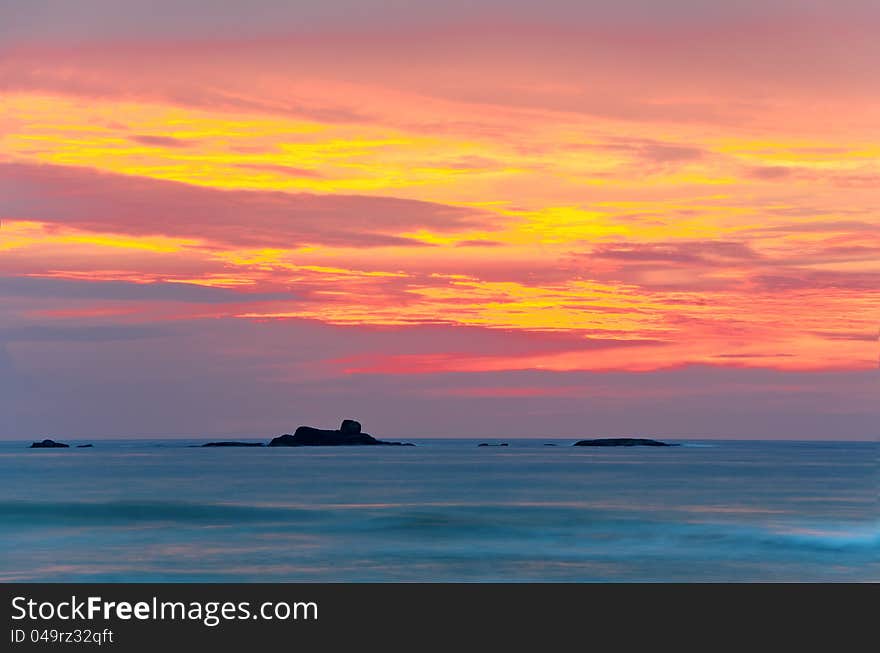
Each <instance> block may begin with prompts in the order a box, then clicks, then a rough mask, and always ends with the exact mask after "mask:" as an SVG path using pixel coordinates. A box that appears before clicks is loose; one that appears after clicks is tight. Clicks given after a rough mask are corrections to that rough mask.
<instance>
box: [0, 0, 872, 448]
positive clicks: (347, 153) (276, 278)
mask: <svg viewBox="0 0 880 653" xmlns="http://www.w3.org/2000/svg"><path fill="white" fill-rule="evenodd" d="M878 26H880V4H878V3H877V2H874V1H867V0H866V1H864V2H858V1H855V0H842V1H835V2H830V1H829V2H818V1H810V0H805V1H799V2H795V1H793V0H792V1H790V2H780V1H778V0H742V1H740V2H723V3H720V2H717V3H716V2H696V1H694V0H687V1H686V0H664V1H662V2H658V1H657V0H623V1H618V2H613V3H609V2H592V1H584V0H581V1H574V0H571V1H566V0H547V1H544V2H541V3H537V2H524V1H520V0H505V1H501V0H481V1H480V2H476V3H470V2H464V1H463V0H452V1H447V2H432V3H427V2H424V3H416V2H395V1H390V0H381V1H380V0H332V1H325V2H320V3H318V2H308V3H306V2H282V1H281V0H259V1H254V0H252V1H250V2H247V3H244V2H212V1H209V0H173V1H172V0H159V1H156V0H154V1H152V2H149V3H147V2H118V1H113V0H79V1H78V2H67V1H64V0H39V1H37V0H30V1H27V2H25V1H21V2H16V1H14V0H13V1H10V0H4V1H0V219H2V228H0V389H2V395H0V414H2V419H0V437H4V438H22V439H24V438H35V437H54V436H57V437H59V438H61V439H63V438H64V437H111V436H118V437H123V436H131V437H136V436H165V435H169V436H170V435H188V436H202V435H205V436H208V435H211V436H214V435H239V436H248V435H249V436H253V437H269V436H274V435H277V434H278V433H283V432H292V429H294V428H295V427H296V426H297V425H299V424H313V425H316V426H326V427H329V426H331V425H335V424H337V423H338V422H339V420H341V419H342V418H343V417H353V418H357V419H360V420H361V421H362V422H363V423H364V427H365V429H366V430H368V431H370V432H372V433H374V434H375V435H377V436H380V437H381V436H394V437H407V436H410V437H417V436H431V437H437V436H474V437H484V436H485V437H489V436H499V437H517V436H534V437H543V436H548V437H552V436H564V437H577V436H606V435H607V436H613V435H635V434H641V435H648V436H650V435H668V436H681V437H764V438H775V437H779V438H804V439H806V438H827V439H864V438H870V437H876V436H877V435H878V433H880V429H878V427H877V424H878V423H880V409H878V407H877V406H878V404H880V402H878V397H880V384H878V382H877V381H878V342H877V340H878V323H880V63H878V62H880V28H878Z"/></svg>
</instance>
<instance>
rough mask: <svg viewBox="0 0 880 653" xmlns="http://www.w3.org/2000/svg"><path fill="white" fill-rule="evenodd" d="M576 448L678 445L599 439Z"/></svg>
mask: <svg viewBox="0 0 880 653" xmlns="http://www.w3.org/2000/svg"><path fill="white" fill-rule="evenodd" d="M572 446H575V447H637V446H642V447H675V446H677V445H674V444H669V443H667V442H660V441H659V440H650V439H648V438H599V439H596V440H581V441H579V442H575V443H574V445H572Z"/></svg>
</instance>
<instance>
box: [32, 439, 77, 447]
mask: <svg viewBox="0 0 880 653" xmlns="http://www.w3.org/2000/svg"><path fill="white" fill-rule="evenodd" d="M69 447H70V445H69V444H64V443H63V442H55V440H50V439H48V438H46V439H45V440H43V441H42V442H34V443H33V444H32V445H31V446H30V448H31V449H67V448H69Z"/></svg>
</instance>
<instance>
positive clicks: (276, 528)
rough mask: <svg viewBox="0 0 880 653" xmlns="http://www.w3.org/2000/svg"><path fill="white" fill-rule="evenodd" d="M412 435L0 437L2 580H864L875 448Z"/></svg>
mask: <svg viewBox="0 0 880 653" xmlns="http://www.w3.org/2000/svg"><path fill="white" fill-rule="evenodd" d="M411 441H412V442H415V443H416V444H417V446H416V447H382V446H376V447H327V448H311V447H310V448H223V449H217V448H199V447H192V446H190V445H196V444H200V443H202V442H205V440H203V439H202V440H113V441H108V440H92V441H91V442H93V443H94V445H95V446H94V447H93V448H88V449H76V448H70V449H60V450H58V449H48V450H37V449H28V448H27V446H28V444H29V442H2V443H0V581H106V582H140V581H269V582H276V581H577V582H585V581H598V582H604V581H614V582H619V581H651V582H653V581H684V582H691V581H698V582H701V581H795V582H800V581H880V514H878V489H880V476H878V473H880V471H878V470H880V468H878V453H880V444H878V443H876V442H861V443H857V442H755V441H678V442H680V443H681V444H682V446H678V447H668V448H667V447H627V448H593V447H587V448H584V447H572V446H571V445H572V443H573V442H574V441H573V440H545V439H542V440H537V439H536V440H509V441H508V442H509V443H510V446H507V447H478V446H477V444H478V443H479V442H480V441H478V440H411ZM70 443H71V444H74V445H75V444H76V443H77V442H76V441H70ZM548 444H553V445H555V446H546V445H548Z"/></svg>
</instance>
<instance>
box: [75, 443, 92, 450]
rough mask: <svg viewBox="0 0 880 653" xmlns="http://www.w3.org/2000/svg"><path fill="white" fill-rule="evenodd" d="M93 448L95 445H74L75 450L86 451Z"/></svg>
mask: <svg viewBox="0 0 880 653" xmlns="http://www.w3.org/2000/svg"><path fill="white" fill-rule="evenodd" d="M94 446H95V445H93V444H78V445H76V448H77V449H88V448H90V447H94Z"/></svg>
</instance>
